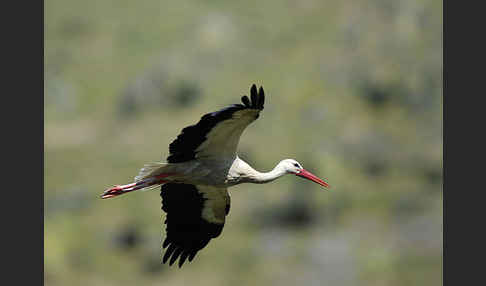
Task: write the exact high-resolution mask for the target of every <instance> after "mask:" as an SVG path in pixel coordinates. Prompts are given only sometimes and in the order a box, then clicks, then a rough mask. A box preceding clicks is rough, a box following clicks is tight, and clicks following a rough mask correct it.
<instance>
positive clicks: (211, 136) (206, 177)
mask: <svg viewBox="0 0 486 286" xmlns="http://www.w3.org/2000/svg"><path fill="white" fill-rule="evenodd" d="M250 98H251V100H250V99H249V98H248V97H247V96H246V95H245V96H243V97H242V98H241V100H242V102H243V104H233V105H231V106H228V107H226V108H223V109H221V110H219V111H216V112H212V113H208V114H206V115H204V116H203V117H202V118H201V119H200V121H199V122H198V123H197V124H196V125H191V126H188V127H186V128H184V129H182V132H181V134H179V136H177V138H176V139H175V140H174V141H173V142H172V143H171V144H170V146H169V151H170V155H169V157H168V158H167V163H150V164H146V165H144V167H143V168H142V169H141V170H140V172H139V174H138V176H136V177H135V180H134V183H132V184H128V185H122V186H120V185H117V186H115V187H113V188H111V189H108V190H106V191H105V192H104V193H103V194H102V195H101V198H103V199H106V198H112V197H115V196H118V195H121V194H126V193H128V192H131V191H135V190H140V189H146V188H149V187H151V188H153V187H157V186H159V185H162V187H161V197H162V210H163V211H164V212H166V213H167V216H166V220H165V224H166V225H167V227H166V232H167V236H166V238H165V240H164V242H163V245H162V247H163V248H164V249H165V248H167V247H168V248H167V250H166V252H165V255H164V257H163V260H162V261H163V263H166V261H167V260H168V259H169V258H170V261H169V265H172V264H173V263H174V262H175V261H176V260H177V259H178V258H179V257H180V259H179V267H181V266H182V265H183V264H184V262H185V261H186V259H188V260H189V261H192V259H193V258H194V256H195V255H196V253H197V252H198V251H199V250H201V249H202V248H204V247H205V246H206V245H207V244H208V242H209V241H210V240H211V239H212V238H216V237H218V236H219V235H220V234H221V231H222V230H223V226H224V222H225V217H226V216H227V215H228V212H229V209H230V196H229V194H228V188H229V187H231V186H234V185H237V184H241V183H256V184H262V183H268V182H271V181H273V180H275V179H277V178H279V177H281V176H283V175H286V174H294V175H297V176H300V177H303V178H306V179H309V180H311V181H313V182H316V183H318V184H319V185H321V186H324V187H329V185H328V184H327V183H326V182H324V181H323V180H321V179H319V178H318V177H316V176H315V175H313V174H312V173H310V172H309V171H307V170H305V169H304V168H302V165H301V164H299V163H298V162H297V161H295V160H293V159H285V160H282V161H281V162H280V163H278V164H277V166H276V167H275V168H274V169H273V170H272V171H270V172H267V173H265V172H264V173H261V172H258V171H257V170H255V169H253V168H252V167H251V166H250V165H248V164H247V163H246V162H245V161H243V160H241V159H240V158H239V157H238V155H237V150H236V149H237V146H238V142H239V140H240V136H241V134H242V133H243V130H245V128H246V127H247V126H248V125H249V124H250V123H252V122H253V121H255V120H256V119H257V118H258V116H259V114H260V111H262V110H263V104H264V102H265V94H264V91H263V87H260V89H259V91H258V92H257V88H256V86H255V85H254V84H253V85H252V87H251V89H250Z"/></svg>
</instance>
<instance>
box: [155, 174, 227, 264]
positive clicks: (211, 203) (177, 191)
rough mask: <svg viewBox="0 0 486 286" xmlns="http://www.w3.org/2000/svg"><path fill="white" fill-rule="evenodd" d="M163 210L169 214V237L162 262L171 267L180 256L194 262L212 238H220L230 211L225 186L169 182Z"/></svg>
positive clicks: (167, 220)
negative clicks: (167, 263)
mask: <svg viewBox="0 0 486 286" xmlns="http://www.w3.org/2000/svg"><path fill="white" fill-rule="evenodd" d="M161 197H162V210H164V212H166V213H167V216H166V220H165V224H166V225H167V227H166V233H167V236H166V238H165V240H164V242H163V245H162V247H163V248H164V249H165V248H167V250H166V251H165V254H164V256H163V259H162V262H163V263H166V262H167V261H169V265H170V266H171V265H172V264H173V263H174V262H176V261H177V259H178V258H180V259H179V267H181V266H182V265H183V264H184V262H185V261H186V259H188V260H189V261H192V259H193V258H194V257H195V256H196V254H197V252H198V251H200V250H201V249H203V248H204V247H205V246H206V245H207V244H208V243H209V241H210V240H211V239H213V238H216V237H218V236H219V235H220V234H221V232H222V230H223V227H224V223H225V217H226V215H227V214H228V213H227V210H228V211H229V204H230V200H229V195H228V192H227V189H226V188H216V187H210V186H200V185H197V186H196V185H190V184H176V183H167V184H165V185H163V186H162V187H161Z"/></svg>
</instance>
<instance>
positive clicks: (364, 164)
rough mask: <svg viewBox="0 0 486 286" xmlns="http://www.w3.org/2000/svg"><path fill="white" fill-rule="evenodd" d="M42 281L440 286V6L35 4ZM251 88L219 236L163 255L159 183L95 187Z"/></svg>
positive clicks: (133, 171) (383, 1)
mask: <svg viewBox="0 0 486 286" xmlns="http://www.w3.org/2000/svg"><path fill="white" fill-rule="evenodd" d="M44 3H45V18H44V21H45V22H44V28H45V30H44V31H45V45H44V46H45V49H44V63H45V64H44V78H45V82H44V111H45V112H44V124H45V129H44V150H45V152H44V163H45V166H44V167H45V169H44V174H45V180H44V182H45V183H44V199H45V200H44V275H45V276H44V282H45V285H83V286H84V285H117V286H121V285H213V286H214V285H297V284H299V285H441V284H442V245H443V239H442V232H443V224H442V212H443V206H442V163H443V160H442V148H443V143H442V132H443V131H442V2H441V1H439V0H421V1H419V0H400V1H390V0H366V1H318V0H303V1H276V0H271V1H240V2H236V1H126V0H117V1H108V0H96V1H94V0H86V1H66V0H64V1H60V0H46V1H45V2H44ZM253 83H256V84H257V85H263V86H264V88H265V91H266V94H267V100H266V104H265V110H264V112H263V113H262V114H261V117H260V119H259V120H258V121H256V122H255V123H253V124H252V125H251V126H250V128H248V129H247V130H246V131H245V133H244V135H243V137H242V140H241V142H240V156H241V157H242V158H243V159H244V160H246V161H247V162H249V163H250V164H251V165H253V166H254V167H255V168H256V169H258V170H262V171H268V170H270V169H272V168H273V167H274V166H275V164H276V163H278V162H279V161H280V160H281V159H284V158H295V159H297V160H298V161H299V162H300V163H302V164H303V166H304V167H305V168H306V169H308V170H310V171H311V172H313V173H315V174H317V175H319V176H321V177H323V178H326V179H327V180H328V181H329V183H330V184H331V186H332V189H331V190H330V191H327V190H325V189H322V188H320V187H319V186H318V185H316V184H313V183H310V182H308V181H304V180H301V179H299V178H296V177H294V176H286V177H284V178H281V179H280V180H278V181H275V182H273V183H270V184H267V185H250V184H245V185H240V186H236V187H233V188H232V189H230V194H231V196H232V206H231V212H230V214H229V216H228V218H227V223H226V226H225V228H224V230H223V234H222V235H221V236H220V237H218V238H217V239H215V240H212V241H211V243H210V244H209V245H208V246H207V247H206V248H205V249H203V250H202V251H201V252H200V253H199V254H198V256H197V257H196V259H195V260H194V261H193V262H192V263H190V264H186V265H184V267H183V268H182V269H178V268H177V267H172V268H169V267H168V266H166V265H162V264H161V263H160V261H161V241H162V239H163V238H164V236H165V225H163V220H164V218H165V215H164V214H163V212H162V210H161V209H160V208H161V198H160V196H159V192H158V191H157V190H154V191H148V192H141V193H131V194H128V195H125V196H121V197H118V198H115V199H111V200H101V199H99V194H100V193H101V192H102V191H103V190H104V189H106V188H108V187H110V186H112V185H114V184H124V183H129V182H131V181H132V179H133V177H134V176H135V175H137V173H138V170H139V169H140V168H141V167H142V166H143V164H144V163H146V162H151V161H165V158H166V157H167V155H168V145H169V143H170V142H171V141H172V140H173V139H175V137H176V136H177V135H178V134H179V132H180V130H181V129H182V128H183V127H185V126H187V125H190V124H194V123H196V122H197V121H198V120H199V118H200V117H201V115H203V114H204V113H207V112H210V111H215V110H217V109H219V108H222V107H224V106H226V105H227V104H231V103H238V102H239V98H240V97H241V95H243V94H248V92H249V88H250V85H251V84H253Z"/></svg>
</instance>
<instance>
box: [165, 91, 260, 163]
mask: <svg viewBox="0 0 486 286" xmlns="http://www.w3.org/2000/svg"><path fill="white" fill-rule="evenodd" d="M250 98H251V101H250V99H249V98H248V97H247V96H246V95H245V96H243V97H242V98H241V101H242V103H243V104H233V105H230V106H228V107H226V108H223V109H221V110H219V111H216V112H212V113H208V114H205V115H204V116H203V117H201V119H200V120H199V122H198V123H197V124H195V125H191V126H188V127H186V128H184V129H182V131H181V133H180V134H179V135H178V136H177V138H176V139H175V140H174V141H173V142H172V143H171V144H170V145H169V152H170V155H169V157H168V158H167V162H169V163H180V162H186V161H190V160H193V159H196V158H201V157H217V156H234V155H235V154H236V148H237V146H238V143H239V140H240V136H241V134H242V133H243V131H244V130H245V128H246V127H247V126H248V125H249V124H250V123H252V122H253V121H255V120H256V119H257V118H258V116H259V113H260V111H262V110H263V106H264V103H265V94H264V91H263V87H260V89H259V91H258V92H257V88H256V85H252V87H251V89H250Z"/></svg>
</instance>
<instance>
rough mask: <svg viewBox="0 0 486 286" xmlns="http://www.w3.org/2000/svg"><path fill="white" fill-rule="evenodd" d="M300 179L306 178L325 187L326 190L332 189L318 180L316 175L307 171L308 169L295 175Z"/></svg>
mask: <svg viewBox="0 0 486 286" xmlns="http://www.w3.org/2000/svg"><path fill="white" fill-rule="evenodd" d="M295 175H297V176H299V177H302V178H306V179H307V180H311V181H313V182H315V183H318V184H319V185H321V186H324V187H326V188H330V187H331V186H329V184H328V183H326V182H324V181H323V180H321V179H320V178H318V177H317V176H316V175H314V174H312V173H311V172H309V171H307V170H306V169H302V170H301V171H300V173H297V174H295Z"/></svg>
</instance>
